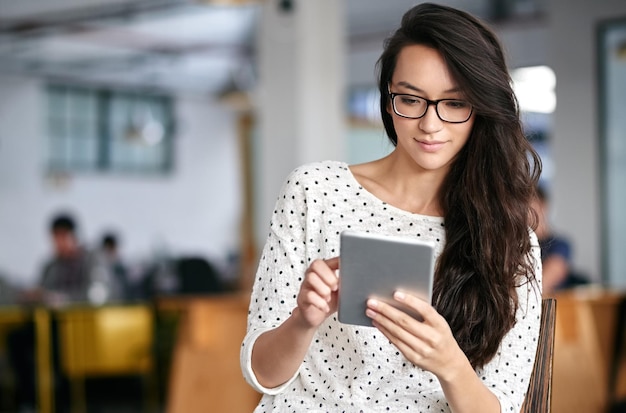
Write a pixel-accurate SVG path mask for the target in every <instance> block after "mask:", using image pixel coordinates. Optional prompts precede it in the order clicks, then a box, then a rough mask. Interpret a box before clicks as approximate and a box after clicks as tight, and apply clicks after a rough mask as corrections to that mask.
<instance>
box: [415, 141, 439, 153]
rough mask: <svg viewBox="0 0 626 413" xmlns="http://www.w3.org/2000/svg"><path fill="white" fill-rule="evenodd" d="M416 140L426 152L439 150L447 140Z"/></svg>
mask: <svg viewBox="0 0 626 413" xmlns="http://www.w3.org/2000/svg"><path fill="white" fill-rule="evenodd" d="M415 141H416V142H417V143H418V145H419V146H420V148H421V149H422V150H423V151H424V152H437V151H438V150H439V149H441V148H443V145H445V142H442V141H420V140H417V139H415Z"/></svg>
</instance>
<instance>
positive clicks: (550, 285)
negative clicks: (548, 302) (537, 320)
mask: <svg viewBox="0 0 626 413" xmlns="http://www.w3.org/2000/svg"><path fill="white" fill-rule="evenodd" d="M536 192H537V196H536V197H535V199H534V201H533V203H532V208H533V209H534V210H535V212H536V213H537V228H536V229H535V233H536V234H537V238H538V239H539V246H540V247H541V263H542V266H543V295H544V296H546V295H550V294H552V293H553V292H554V291H557V290H562V289H566V288H569V287H573V286H575V285H580V284H586V283H587V280H586V279H585V278H584V277H582V276H580V275H578V274H576V273H574V272H573V271H572V247H571V245H570V243H569V241H568V240H567V239H566V238H564V237H562V236H560V235H558V234H555V233H554V231H553V230H552V228H551V227H550V222H549V219H548V216H549V209H550V208H549V202H548V196H547V194H546V192H545V190H544V189H543V188H542V187H540V186H539V187H537V191H536Z"/></svg>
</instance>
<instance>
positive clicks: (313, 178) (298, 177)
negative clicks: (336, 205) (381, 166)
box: [283, 161, 351, 193]
mask: <svg viewBox="0 0 626 413" xmlns="http://www.w3.org/2000/svg"><path fill="white" fill-rule="evenodd" d="M350 177H351V175H350V169H349V168H348V164H346V163H344V162H340V161H322V162H312V163H307V164H303V165H301V166H298V167H297V168H295V169H293V170H292V171H291V172H290V173H289V174H288V175H287V178H286V179H285V182H284V183H283V193H290V192H298V193H299V192H304V191H306V192H309V191H313V193H315V191H316V190H320V191H323V188H328V186H329V185H332V184H333V183H337V182H345V181H346V180H349V179H350Z"/></svg>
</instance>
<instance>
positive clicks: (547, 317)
mask: <svg viewBox="0 0 626 413" xmlns="http://www.w3.org/2000/svg"><path fill="white" fill-rule="evenodd" d="M555 324H556V299H554V298H544V299H543V300H542V303H541V326H540V328H539V343H538V344H537V355H536V356H535V365H534V367H533V372H532V375H531V376H530V383H529V385H528V393H526V399H525V400H524V404H523V405H522V411H521V412H522V413H549V412H550V401H551V398H552V360H553V356H554V326H555Z"/></svg>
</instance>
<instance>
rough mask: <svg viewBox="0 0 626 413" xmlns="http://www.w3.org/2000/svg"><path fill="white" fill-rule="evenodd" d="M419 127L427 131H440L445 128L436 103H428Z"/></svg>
mask: <svg viewBox="0 0 626 413" xmlns="http://www.w3.org/2000/svg"><path fill="white" fill-rule="evenodd" d="M419 128H420V129H421V130H422V131H423V132H425V133H434V132H438V131H440V130H441V128H443V121H442V120H441V119H439V115H438V114H437V106H436V105H435V104H433V103H430V102H429V103H428V107H427V108H426V113H425V114H424V116H422V117H421V118H420V122H419Z"/></svg>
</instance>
